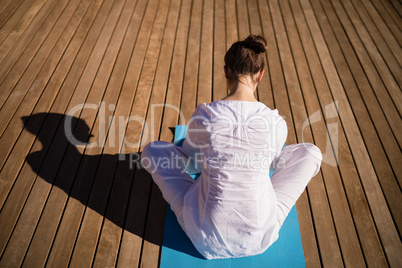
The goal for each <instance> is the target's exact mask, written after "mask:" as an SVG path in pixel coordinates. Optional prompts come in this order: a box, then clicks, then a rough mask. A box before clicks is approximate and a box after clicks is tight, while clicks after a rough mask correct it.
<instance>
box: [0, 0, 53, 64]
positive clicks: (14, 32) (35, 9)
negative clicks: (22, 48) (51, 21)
mask: <svg viewBox="0 0 402 268" xmlns="http://www.w3.org/2000/svg"><path fill="white" fill-rule="evenodd" d="M54 4H55V2H52V1H39V2H37V3H35V5H34V6H31V7H30V8H29V10H28V11H27V12H26V13H25V14H24V16H23V18H22V19H21V20H20V21H19V22H18V23H17V24H16V25H15V26H14V27H13V28H8V27H6V26H8V25H5V26H4V27H3V28H2V29H1V31H0V44H1V45H0V55H1V56H0V62H1V61H3V59H4V57H5V56H6V55H7V53H8V52H9V51H10V49H11V48H12V47H13V45H14V44H15V43H16V42H17V40H18V39H19V38H20V36H21V35H22V34H23V33H24V31H25V30H26V28H27V27H28V26H29V24H31V22H32V21H33V20H34V18H35V17H36V16H43V17H46V16H47V15H48V13H46V12H43V7H45V6H51V7H52V6H53V5H54Z"/></svg>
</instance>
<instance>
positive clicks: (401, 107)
mask: <svg viewBox="0 0 402 268" xmlns="http://www.w3.org/2000/svg"><path fill="white" fill-rule="evenodd" d="M333 6H334V10H335V12H336V13H337V15H338V17H339V19H340V22H341V23H342V25H343V27H344V29H345V31H346V34H347V35H348V37H349V39H350V41H351V42H352V44H353V47H355V48H356V51H357V52H359V51H361V53H367V54H368V57H367V56H366V57H367V58H366V59H371V60H372V64H373V65H374V66H375V68H376V70H377V72H378V75H379V76H380V77H381V79H382V81H383V83H384V85H385V88H386V90H387V91H388V93H389V95H390V97H391V98H392V100H393V103H394V105H395V107H396V108H397V110H398V111H399V113H401V112H402V96H401V94H400V87H399V86H398V84H397V82H396V80H395V78H394V77H393V76H392V74H391V72H390V71H389V69H388V67H387V66H386V64H385V62H384V59H383V58H382V57H381V55H380V54H379V53H378V50H377V48H376V46H375V45H374V43H373V41H372V40H371V38H370V37H369V36H368V33H367V31H366V30H365V29H364V28H363V26H362V24H361V23H359V22H357V21H356V19H353V20H352V21H350V19H349V18H348V15H347V13H349V14H351V15H350V16H352V18H355V17H356V16H357V15H356V14H355V13H353V12H352V7H350V6H348V8H345V9H344V8H343V7H342V6H341V3H340V2H339V1H334V2H333ZM354 27H356V30H355V29H354ZM359 37H360V38H359ZM358 47H360V48H359V49H357V48H358ZM363 51H364V52H363ZM358 55H359V53H358ZM363 66H365V65H363ZM368 67H371V66H368ZM398 77H400V75H399V74H398ZM387 91H384V92H382V94H384V93H385V92H387Z"/></svg>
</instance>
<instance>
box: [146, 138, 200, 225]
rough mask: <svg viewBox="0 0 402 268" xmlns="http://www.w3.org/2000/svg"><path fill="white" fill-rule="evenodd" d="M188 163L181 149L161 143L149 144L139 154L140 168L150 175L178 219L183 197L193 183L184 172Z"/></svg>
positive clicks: (186, 156)
mask: <svg viewBox="0 0 402 268" xmlns="http://www.w3.org/2000/svg"><path fill="white" fill-rule="evenodd" d="M190 162H191V159H190V158H189V156H188V155H187V154H186V153H185V152H184V150H183V149H182V148H181V147H178V146H176V145H174V144H172V143H168V142H163V141H156V142H151V143H149V144H148V145H147V146H145V147H144V149H143V151H142V154H141V165H142V167H144V168H145V169H146V170H147V171H148V172H149V173H151V175H152V178H153V180H154V182H155V183H156V184H157V185H158V187H159V189H160V190H161V192H162V195H163V198H164V199H165V200H166V201H167V202H168V203H169V204H170V206H171V208H172V210H173V212H174V213H175V214H176V217H177V218H178V219H180V218H181V211H182V208H183V200H184V195H185V194H186V192H187V191H188V189H189V188H190V187H191V186H192V185H193V183H194V179H193V178H192V177H191V176H190V175H188V174H187V172H186V170H187V168H188V166H189V163H190Z"/></svg>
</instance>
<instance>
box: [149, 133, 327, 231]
mask: <svg viewBox="0 0 402 268" xmlns="http://www.w3.org/2000/svg"><path fill="white" fill-rule="evenodd" d="M141 158H142V160H141V163H142V166H143V167H144V168H145V169H146V170H147V171H148V172H149V173H151V174H152V178H153V180H154V181H155V183H156V184H157V185H158V187H159V189H160V190H161V191H162V194H163V197H164V198H165V200H166V201H167V202H168V203H169V204H170V205H171V208H172V210H173V211H174V213H175V214H176V216H177V217H178V220H179V222H181V210H182V208H183V199H184V195H185V193H186V192H187V191H188V189H189V188H190V187H191V185H192V184H193V183H194V179H193V178H192V177H191V176H190V175H188V174H187V172H186V171H187V170H189V169H191V168H192V165H188V163H191V159H190V158H189V154H188V153H187V152H185V150H184V149H183V148H182V147H178V146H176V145H174V144H171V143H167V142H163V141H157V142H152V143H150V144H148V145H147V146H145V148H144V150H143V152H142V157H141ZM188 160H190V161H188ZM321 160H322V155H321V152H320V150H319V149H318V148H317V147H316V146H315V145H313V144H309V143H301V144H292V145H288V146H286V147H284V148H283V149H282V151H281V154H280V155H279V157H277V158H276V159H275V160H274V161H273V163H272V165H271V166H273V167H275V171H274V173H273V175H272V178H271V182H272V186H273V189H274V191H275V194H276V198H277V206H278V210H277V211H278V214H277V218H278V221H279V223H280V224H282V223H283V221H284V220H285V218H286V216H287V215H288V214H289V212H290V210H291V209H292V207H293V206H294V205H295V203H296V200H297V199H298V198H299V197H300V195H301V194H302V193H303V191H304V189H305V188H306V186H307V184H308V182H309V181H310V179H311V178H312V177H313V176H314V175H316V174H317V173H318V171H319V169H320V165H321ZM169 161H174V162H175V163H169ZM267 176H268V174H267Z"/></svg>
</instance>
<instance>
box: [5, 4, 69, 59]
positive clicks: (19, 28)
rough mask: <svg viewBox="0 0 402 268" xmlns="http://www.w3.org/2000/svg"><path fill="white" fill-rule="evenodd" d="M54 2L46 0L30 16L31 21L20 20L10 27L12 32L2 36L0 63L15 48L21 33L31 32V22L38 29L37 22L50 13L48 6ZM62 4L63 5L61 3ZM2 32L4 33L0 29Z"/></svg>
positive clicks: (51, 5)
mask: <svg viewBox="0 0 402 268" xmlns="http://www.w3.org/2000/svg"><path fill="white" fill-rule="evenodd" d="M55 4H56V2H53V1H47V2H46V3H45V4H44V5H43V6H42V7H41V8H40V10H39V11H38V13H37V14H36V16H34V17H33V18H32V20H31V21H27V19H25V20H21V21H20V22H19V23H18V24H17V25H16V26H15V27H14V29H12V33H11V34H9V35H7V36H4V38H3V37H2V39H4V42H2V43H1V45H0V63H1V62H2V61H3V60H4V58H5V57H6V56H7V55H8V53H9V52H10V50H12V49H15V46H16V44H18V40H19V39H20V38H21V36H23V35H29V34H31V31H32V24H34V25H36V27H35V28H36V29H38V28H39V27H40V26H41V24H39V25H37V24H38V22H40V23H43V21H44V20H45V18H46V17H48V15H49V14H50V12H49V11H50V8H53V6H54V5H55ZM63 6H64V5H63ZM2 33H4V32H3V31H2Z"/></svg>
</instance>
